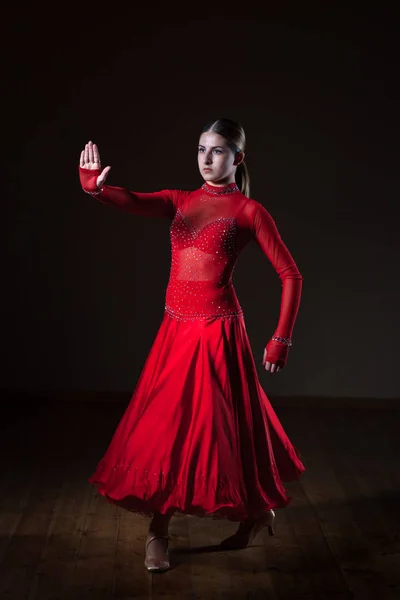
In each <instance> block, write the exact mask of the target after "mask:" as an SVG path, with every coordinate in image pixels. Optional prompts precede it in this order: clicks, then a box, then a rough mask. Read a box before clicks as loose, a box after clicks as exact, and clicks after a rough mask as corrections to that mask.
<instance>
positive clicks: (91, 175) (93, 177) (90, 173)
mask: <svg viewBox="0 0 400 600" xmlns="http://www.w3.org/2000/svg"><path fill="white" fill-rule="evenodd" d="M101 172H102V169H83V168H82V167H79V179H80V182H81V186H82V189H83V190H84V191H85V192H89V193H90V192H98V191H99V190H98V187H97V178H98V176H99V175H100V173H101Z"/></svg>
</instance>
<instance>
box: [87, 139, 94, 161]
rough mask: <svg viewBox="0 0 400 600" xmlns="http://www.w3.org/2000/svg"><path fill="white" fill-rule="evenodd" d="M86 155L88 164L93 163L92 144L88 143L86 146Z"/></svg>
mask: <svg viewBox="0 0 400 600" xmlns="http://www.w3.org/2000/svg"><path fill="white" fill-rule="evenodd" d="M88 154H89V162H91V163H92V162H93V144H92V142H89V144H88Z"/></svg>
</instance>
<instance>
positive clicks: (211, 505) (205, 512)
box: [89, 465, 302, 522]
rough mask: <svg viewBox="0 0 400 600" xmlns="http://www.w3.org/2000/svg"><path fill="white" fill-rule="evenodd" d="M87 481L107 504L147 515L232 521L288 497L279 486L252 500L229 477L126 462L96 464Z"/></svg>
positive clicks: (281, 505)
mask: <svg viewBox="0 0 400 600" xmlns="http://www.w3.org/2000/svg"><path fill="white" fill-rule="evenodd" d="M301 474H302V472H299V473H298V474H297V477H296V479H298V478H299V477H300V476H301ZM89 482H90V483H91V484H93V485H94V486H96V487H97V491H98V493H99V494H101V496H103V497H104V499H105V500H106V501H107V502H108V503H109V504H113V505H116V506H119V507H121V508H123V509H125V510H128V511H130V512H133V513H136V514H140V515H142V516H144V517H150V518H151V517H153V516H154V514H155V513H161V514H173V515H174V516H177V517H183V516H185V515H194V516H197V517H200V518H209V519H212V520H221V519H225V520H229V521H235V522H236V521H243V520H244V519H246V518H250V517H253V518H258V517H260V516H262V515H263V514H265V513H266V512H267V511H268V510H270V509H277V508H284V507H285V506H287V505H288V504H289V502H290V501H291V500H292V497H291V496H289V495H287V494H286V490H284V488H283V486H282V485H280V486H279V488H280V493H279V494H277V495H276V497H275V498H272V497H269V496H267V495H266V493H265V492H264V491H263V490H258V492H259V494H258V496H257V500H254V497H255V495H254V497H253V499H250V498H249V497H248V498H244V497H243V492H241V491H240V490H239V486H238V485H236V486H235V485H234V484H233V483H232V478H230V477H219V478H218V480H217V481H216V480H214V481H211V480H210V478H207V477H206V476H204V477H202V476H196V477H192V478H189V480H188V479H187V478H185V479H184V480H183V479H179V478H176V477H174V476H173V474H171V473H168V474H167V475H165V474H164V473H162V472H160V473H149V472H148V471H147V470H139V469H138V468H132V467H126V465H116V466H115V467H113V468H112V469H111V470H108V469H106V468H105V467H104V466H102V465H99V467H98V469H97V470H96V473H95V474H94V475H92V477H90V478H89ZM253 492H254V490H253Z"/></svg>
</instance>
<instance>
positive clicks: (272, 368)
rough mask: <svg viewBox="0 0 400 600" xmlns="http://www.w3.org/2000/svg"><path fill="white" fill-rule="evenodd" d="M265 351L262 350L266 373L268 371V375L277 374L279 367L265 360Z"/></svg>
mask: <svg viewBox="0 0 400 600" xmlns="http://www.w3.org/2000/svg"><path fill="white" fill-rule="evenodd" d="M267 353H268V352H267V349H266V348H265V349H264V355H263V365H264V368H265V370H266V371H269V372H270V373H277V372H278V371H280V369H281V367H280V366H279V365H276V364H275V363H271V362H269V361H267V360H266V358H267Z"/></svg>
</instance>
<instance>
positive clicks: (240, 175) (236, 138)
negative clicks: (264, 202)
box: [201, 118, 250, 198]
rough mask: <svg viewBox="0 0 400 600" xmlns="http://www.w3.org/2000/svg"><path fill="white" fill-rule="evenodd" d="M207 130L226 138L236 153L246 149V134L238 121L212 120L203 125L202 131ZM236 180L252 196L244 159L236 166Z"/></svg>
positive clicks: (243, 192) (239, 186) (248, 195)
mask: <svg viewBox="0 0 400 600" xmlns="http://www.w3.org/2000/svg"><path fill="white" fill-rule="evenodd" d="M206 131H213V132H215V133H218V135H221V136H222V137H223V138H225V139H226V141H227V143H228V146H229V148H230V149H231V150H232V152H233V153H234V154H236V153H237V152H244V151H245V148H246V135H245V133H244V129H243V127H242V126H241V125H240V123H238V122H237V121H232V119H225V118H221V119H217V120H216V121H210V122H209V123H207V124H206V125H205V126H204V127H203V129H202V132H201V133H206ZM235 180H236V183H237V186H238V188H239V189H240V191H241V192H242V194H244V195H245V196H247V197H248V198H250V175H249V171H248V169H247V165H246V163H245V161H244V160H243V161H242V162H241V163H240V165H238V167H237V168H236V174H235Z"/></svg>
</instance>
